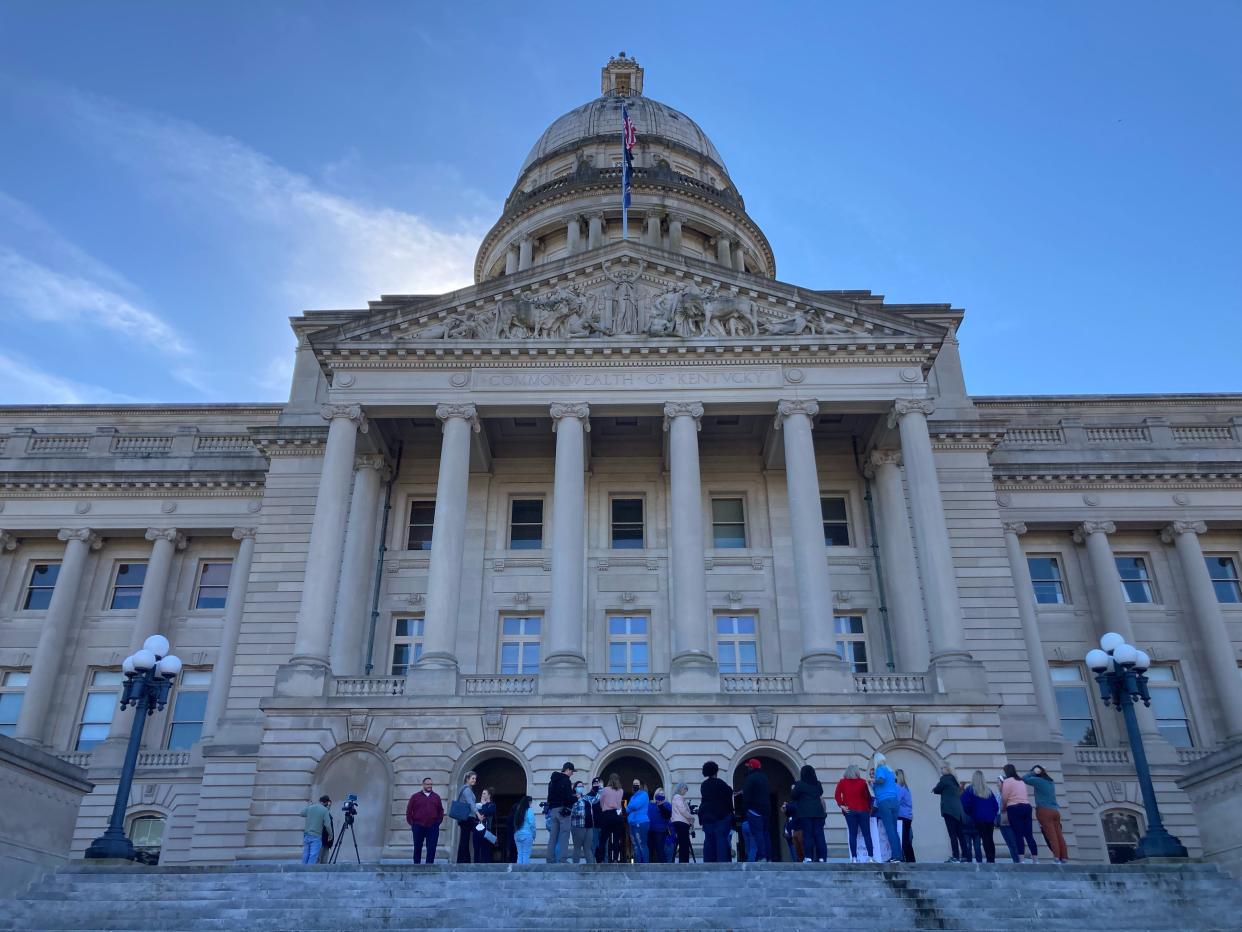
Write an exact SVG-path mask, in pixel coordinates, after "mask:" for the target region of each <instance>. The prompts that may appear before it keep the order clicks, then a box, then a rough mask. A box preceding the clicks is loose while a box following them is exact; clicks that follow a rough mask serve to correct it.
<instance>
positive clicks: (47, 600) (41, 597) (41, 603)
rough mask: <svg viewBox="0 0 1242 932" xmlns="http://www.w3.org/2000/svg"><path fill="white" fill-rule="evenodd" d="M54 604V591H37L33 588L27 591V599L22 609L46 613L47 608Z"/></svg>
mask: <svg viewBox="0 0 1242 932" xmlns="http://www.w3.org/2000/svg"><path fill="white" fill-rule="evenodd" d="M51 604H52V590H51V589H50V588H49V589H36V588H34V587H33V586H32V587H31V588H29V589H27V590H26V599H25V601H24V602H22V608H23V609H26V610H29V611H32V612H42V611H46V610H47V607H48V606H49V605H51Z"/></svg>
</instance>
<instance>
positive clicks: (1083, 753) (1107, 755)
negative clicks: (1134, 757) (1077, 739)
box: [1074, 748, 1130, 765]
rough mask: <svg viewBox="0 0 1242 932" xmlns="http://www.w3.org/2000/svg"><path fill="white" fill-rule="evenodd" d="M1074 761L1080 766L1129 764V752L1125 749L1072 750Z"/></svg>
mask: <svg viewBox="0 0 1242 932" xmlns="http://www.w3.org/2000/svg"><path fill="white" fill-rule="evenodd" d="M1074 760H1076V761H1078V763H1080V764H1127V765H1128V764H1129V763H1130V752H1129V751H1128V750H1126V749H1125V748H1074Z"/></svg>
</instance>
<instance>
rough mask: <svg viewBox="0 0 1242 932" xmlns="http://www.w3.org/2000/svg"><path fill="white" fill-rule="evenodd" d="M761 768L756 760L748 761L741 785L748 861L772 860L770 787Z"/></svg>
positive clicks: (753, 758)
mask: <svg viewBox="0 0 1242 932" xmlns="http://www.w3.org/2000/svg"><path fill="white" fill-rule="evenodd" d="M762 767H763V765H762V764H761V763H759V760H758V758H755V757H752V758H751V759H750V760H748V761H747V762H746V771H747V773H746V780H745V782H743V783H742V801H743V802H744V803H745V804H746V824H747V825H749V826H750V844H749V846H748V847H747V849H746V860H748V861H771V860H772V840H771V836H770V835H769V833H768V832H769V827H770V826H771V824H772V787H771V786H770V785H769V783H768V776H767V774H765V773H764V772H763V770H762V769H761V768H762Z"/></svg>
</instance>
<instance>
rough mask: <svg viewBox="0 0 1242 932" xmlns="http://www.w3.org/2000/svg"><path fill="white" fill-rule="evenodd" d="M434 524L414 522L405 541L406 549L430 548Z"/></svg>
mask: <svg viewBox="0 0 1242 932" xmlns="http://www.w3.org/2000/svg"><path fill="white" fill-rule="evenodd" d="M432 530H433V528H432V525H430V524H413V525H411V526H410V533H409V535H408V536H407V538H406V541H405V549H406V550H430V549H431V533H432Z"/></svg>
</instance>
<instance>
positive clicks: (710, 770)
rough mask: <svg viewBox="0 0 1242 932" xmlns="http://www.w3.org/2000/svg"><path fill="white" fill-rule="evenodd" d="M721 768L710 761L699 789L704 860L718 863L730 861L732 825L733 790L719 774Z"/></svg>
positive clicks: (705, 767)
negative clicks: (730, 832) (730, 830)
mask: <svg viewBox="0 0 1242 932" xmlns="http://www.w3.org/2000/svg"><path fill="white" fill-rule="evenodd" d="M718 773H720V767H719V766H718V765H717V764H716V762H715V761H713V760H709V761H708V762H707V763H706V764H704V765H703V776H704V777H706V778H707V779H706V780H704V781H703V785H702V786H701V787H700V788H699V795H700V799H701V801H700V803H699V825H701V826H702V827H703V861H704V863H707V864H717V863H722V862H725V861H728V860H729V827H730V825H731V824H732V823H733V790H732V789H730V787H729V784H727V783H725V782H724V780H721V779H720V777H718V776H717V774H718Z"/></svg>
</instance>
